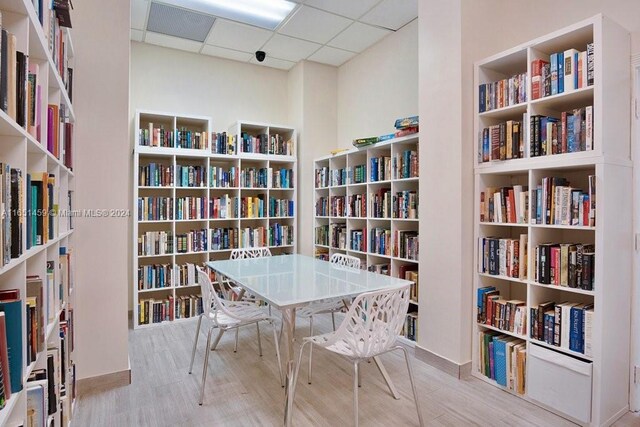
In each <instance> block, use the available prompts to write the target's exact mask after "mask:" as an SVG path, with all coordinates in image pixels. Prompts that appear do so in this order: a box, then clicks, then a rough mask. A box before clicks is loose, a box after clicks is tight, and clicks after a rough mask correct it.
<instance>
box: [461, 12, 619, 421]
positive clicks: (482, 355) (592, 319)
mask: <svg viewBox="0 0 640 427" xmlns="http://www.w3.org/2000/svg"><path fill="white" fill-rule="evenodd" d="M629 43H630V42H629V34H628V33H627V32H626V31H625V30H623V29H622V28H621V27H619V26H618V25H617V24H616V23H614V22H612V21H611V20H609V19H608V18H606V17H604V16H602V15H597V16H594V17H592V18H590V19H587V20H585V21H582V22H579V23H576V24H574V25H571V26H569V27H566V28H564V29H561V30H558V31H556V32H554V33H551V34H549V35H546V36H544V37H540V38H538V39H535V40H532V41H530V42H528V43H525V44H523V45H520V46H516V47H514V48H512V49H510V50H508V51H505V52H503V53H500V54H497V55H494V56H492V57H490V58H487V59H485V60H482V61H479V62H477V63H476V64H475V67H474V79H475V87H476V88H478V89H477V92H476V96H475V106H476V107H475V111H476V114H475V115H474V134H475V135H477V139H476V141H475V142H474V144H475V145H476V147H478V157H477V158H476V160H475V211H474V224H475V225H474V230H475V233H474V234H475V241H476V244H475V257H476V258H475V260H476V266H477V268H476V270H475V271H476V274H475V275H474V286H473V289H474V291H473V292H474V293H473V300H474V319H476V322H474V323H475V325H476V326H475V328H474V331H475V332H474V334H473V370H472V371H473V375H474V376H476V377H478V378H480V379H482V380H484V381H487V382H489V383H491V384H493V385H495V386H497V387H500V388H502V389H503V390H505V391H507V392H510V393H513V394H515V395H517V396H520V397H522V398H524V399H526V400H529V401H532V402H534V403H536V404H538V405H540V406H542V407H544V408H546V409H549V410H551V411H553V412H555V413H558V414H560V415H562V416H564V417H566V418H568V419H570V420H571V421H574V422H576V423H578V424H580V425H593V426H596V425H610V424H611V423H613V421H615V420H616V419H617V418H619V417H620V416H622V415H623V414H624V413H625V412H626V411H627V410H628V401H629V334H630V329H629V324H630V323H629V320H630V302H629V301H630V296H631V295H630V290H631V287H630V283H631V265H632V264H631V255H632V245H631V238H630V236H631V231H632V229H631V212H632V204H631V203H632V198H631V195H630V194H625V193H626V191H625V190H626V189H628V188H631V170H632V169H631V160H630V155H629V153H630V136H629V117H630V115H629V114H630V110H629V102H628V97H629V88H630V80H629V66H630V63H629ZM592 47H593V49H592ZM570 49H576V51H575V52H577V53H578V54H577V55H576V53H575V52H574V51H569V50H570ZM591 49H592V50H591ZM588 50H589V51H590V53H592V55H589V54H580V52H581V51H588ZM560 52H562V57H563V59H566V57H569V58H573V59H574V61H576V59H577V60H578V61H576V63H577V65H578V66H581V65H584V62H583V61H584V59H588V58H589V57H592V59H593V62H592V65H593V74H592V76H589V73H587V74H588V75H587V76H583V75H581V73H583V72H585V71H588V70H587V68H588V67H587V66H584V67H583V68H582V69H581V71H580V72H579V73H578V76H579V78H580V79H581V78H584V80H579V79H573V82H570V81H569V85H568V89H567V90H563V91H561V92H559V93H557V92H558V90H557V89H556V90H555V91H553V90H551V91H549V92H551V93H550V94H549V95H548V96H538V95H544V94H545V89H546V88H545V84H548V85H551V86H550V89H553V86H552V85H553V75H554V74H555V75H556V76H557V75H558V74H557V73H553V72H552V73H550V78H549V79H548V81H547V82H545V76H546V75H547V71H551V68H552V67H553V62H554V60H553V56H554V54H556V53H560ZM581 55H582V56H581ZM555 58H556V59H555V61H558V56H557V55H556V56H555ZM539 60H542V61H549V62H550V65H549V69H548V70H545V68H546V66H545V65H544V63H543V62H540V61H539ZM563 64H564V65H565V67H566V61H563ZM588 64H589V61H588V60H587V64H586V65H588ZM540 65H541V66H542V68H543V70H544V71H542V73H541V74H543V75H542V76H541V77H540V78H539V79H538V78H537V77H536V78H534V75H535V76H537V75H538V73H539V70H538V69H537V67H539V66H540ZM571 71H572V72H574V73H575V72H576V71H577V70H576V68H574V67H573V66H572V68H571ZM519 74H525V75H526V76H528V77H527V78H526V80H525V81H526V84H525V86H524V87H522V88H521V89H522V90H526V99H525V98H523V97H520V98H518V99H514V98H513V97H511V98H510V97H509V94H508V93H507V92H508V90H509V88H511V89H513V86H509V85H506V88H504V92H503V93H504V95H503V96H502V101H503V102H502V103H500V102H498V103H496V104H495V107H498V108H494V109H488V108H486V107H487V105H488V102H487V100H486V98H485V97H486V96H487V92H486V90H487V89H486V88H487V86H484V88H481V86H482V85H486V84H488V83H493V82H497V81H500V80H501V79H508V78H510V77H511V76H514V75H519ZM587 77H592V78H593V81H592V84H588V82H587V79H586V78H587ZM557 81H559V78H556V82H557ZM538 82H540V86H539V88H540V89H538V88H535V91H538V90H540V91H541V93H540V94H538V93H536V94H535V95H536V96H535V97H534V96H532V95H533V92H534V85H537V84H538ZM563 83H565V84H566V82H564V81H563ZM576 83H578V84H577V85H576ZM585 83H586V84H585ZM563 89H564V88H563ZM483 91H485V93H483ZM498 96H500V95H498ZM483 100H484V101H485V102H484V107H485V108H483V106H482V101H483ZM505 100H507V101H506V102H504V101H505ZM514 101H519V102H514ZM505 104H506V105H505ZM483 109H484V110H486V111H482V110H483ZM563 113H565V114H566V116H565V115H563ZM567 113H568V114H567ZM547 117H551V119H548V118H547ZM540 120H544V122H542V121H540ZM514 122H520V125H519V126H520V129H518V127H517V126H516V128H513V123H514ZM501 123H505V125H504V126H503V127H501V126H500V125H501ZM485 128H486V129H489V132H487V131H484V129H485ZM503 128H504V129H503ZM514 129H515V130H514ZM491 130H494V132H495V133H494V134H493V136H492V135H491ZM500 131H502V132H504V136H501V135H500ZM518 132H520V133H521V135H522V137H520V136H519V134H518ZM563 132H567V134H566V135H565V134H564V133H563ZM487 134H488V135H487ZM487 136H488V141H487ZM501 141H504V142H503V143H502V145H504V146H505V148H506V150H505V153H504V154H506V155H504V154H503V153H500V149H501V147H500V142H501ZM520 141H521V142H520ZM491 142H494V145H493V146H492V145H491ZM509 142H511V143H512V144H513V145H512V148H511V150H510V151H511V154H512V155H511V156H509V149H508V148H507V147H508V146H509ZM483 144H484V147H483ZM520 144H521V145H522V147H521V148H519V149H517V150H516V148H515V147H516V146H518V147H519V146H520ZM563 144H566V145H563ZM572 147H573V148H572ZM492 148H494V149H495V150H496V151H494V152H491V149H492ZM487 150H489V152H487ZM540 150H542V153H541V152H540ZM515 152H518V153H519V154H518V155H517V156H514V155H513V153H515ZM499 154H502V158H503V160H499V158H500V156H499ZM536 154H542V155H536ZM595 188H597V204H595V203H593V202H595V200H596V197H595V194H596V191H595ZM578 189H579V190H580V191H577V190H578ZM496 193H498V194H497V195H496ZM539 195H540V197H539ZM489 204H491V206H489ZM502 206H505V209H502ZM498 212H500V214H498ZM545 212H546V214H545ZM550 243H553V244H555V243H557V244H560V245H559V246H555V245H549V244H550ZM503 254H504V255H503ZM501 267H502V268H501ZM492 287H493V288H495V289H491V288H492ZM492 291H497V293H499V297H496V293H492ZM493 299H495V300H496V302H491V301H490V300H493ZM549 302H550V303H552V305H550V304H547V303H549ZM565 303H578V304H584V306H577V307H575V306H574V307H573V308H572V306H570V305H567V304H565ZM532 310H537V311H533V312H532ZM523 317H524V319H523ZM523 322H524V324H523ZM532 324H533V327H532ZM506 328H508V329H509V330H508V331H505V330H504V329H506ZM545 336H546V339H545ZM538 338H542V340H540V339H538ZM490 342H491V344H489V343H490ZM489 345H491V349H490V348H489ZM490 356H492V357H493V358H494V360H493V362H494V363H497V361H498V360H499V361H500V362H499V363H500V368H499V369H497V368H495V366H494V368H493V374H492V371H491V368H490V366H489V365H488V364H487V361H490ZM511 360H513V361H515V371H514V372H513V374H515V375H512V374H511V371H510V366H512V362H511ZM503 362H504V363H507V367H506V368H503ZM522 366H524V369H522ZM511 369H512V368H511ZM505 373H506V379H505V378H504V375H505ZM512 378H513V381H512Z"/></svg>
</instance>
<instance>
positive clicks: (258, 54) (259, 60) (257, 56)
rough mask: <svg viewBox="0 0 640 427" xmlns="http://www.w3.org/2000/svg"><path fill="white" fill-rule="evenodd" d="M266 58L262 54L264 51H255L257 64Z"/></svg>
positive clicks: (264, 54)
mask: <svg viewBox="0 0 640 427" xmlns="http://www.w3.org/2000/svg"><path fill="white" fill-rule="evenodd" d="M266 56H267V54H266V53H264V51H262V50H258V51H256V59H257V60H258V62H262V61H264V58H266Z"/></svg>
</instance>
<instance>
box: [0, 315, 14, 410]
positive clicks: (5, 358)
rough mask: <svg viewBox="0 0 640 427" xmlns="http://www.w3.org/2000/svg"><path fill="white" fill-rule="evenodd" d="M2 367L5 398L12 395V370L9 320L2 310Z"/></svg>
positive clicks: (0, 335) (0, 355) (0, 346)
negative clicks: (10, 365)
mask: <svg viewBox="0 0 640 427" xmlns="http://www.w3.org/2000/svg"><path fill="white" fill-rule="evenodd" d="M0 368H1V369H2V388H3V389H4V391H3V394H4V397H5V399H9V398H10V397H11V378H12V376H11V371H10V367H9V347H8V344H7V321H6V316H5V313H4V312H3V311H0Z"/></svg>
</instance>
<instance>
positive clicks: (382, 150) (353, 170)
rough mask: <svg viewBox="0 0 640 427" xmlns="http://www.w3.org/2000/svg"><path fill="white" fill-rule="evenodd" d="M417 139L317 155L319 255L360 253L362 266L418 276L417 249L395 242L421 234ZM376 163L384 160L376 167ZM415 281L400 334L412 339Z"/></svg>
mask: <svg viewBox="0 0 640 427" xmlns="http://www.w3.org/2000/svg"><path fill="white" fill-rule="evenodd" d="M418 140H419V136H418V135H417V134H415V135H410V136H405V137H401V138H396V139H391V140H388V141H384V142H380V143H377V144H374V145H371V146H368V147H365V148H360V149H350V150H347V151H343V152H340V153H338V154H335V155H329V156H324V157H321V158H318V159H316V160H315V161H314V169H315V188H314V200H315V203H316V205H315V207H314V221H313V224H314V225H313V226H314V234H313V236H314V239H315V240H314V250H315V256H316V257H318V258H322V259H326V260H328V259H329V258H330V256H331V255H332V254H334V253H345V254H348V255H352V256H355V257H358V258H360V260H361V266H362V268H367V269H372V270H373V271H376V272H379V273H385V274H390V275H392V276H395V277H399V276H400V275H401V272H405V274H407V272H415V274H416V276H417V268H418V257H417V253H405V252H406V251H405V250H404V248H399V247H398V250H396V247H397V239H398V238H399V237H400V236H406V237H407V239H410V236H413V235H415V236H417V235H418V217H417V212H418V198H417V194H418V179H419V178H418V170H419V168H418V160H417V156H418ZM376 159H382V160H376ZM385 159H386V160H385ZM376 162H377V163H376ZM374 164H375V165H380V166H379V167H376V169H375V171H374V172H373V173H372V165H374ZM382 165H384V166H382ZM385 194H386V196H385ZM415 240H417V238H416V239H415ZM413 244H415V241H414V242H413V243H412V245H413ZM412 245H411V246H412ZM412 247H413V246H412ZM409 274H412V273H409ZM410 280H414V279H410ZM417 287H419V283H418V285H416V286H415V287H414V288H413V290H412V299H411V304H410V307H409V315H408V316H407V322H406V325H405V330H404V331H403V335H404V336H402V337H400V339H401V340H403V341H404V342H405V343H407V344H410V345H413V344H414V343H415V338H414V337H416V336H417V331H416V328H417V323H418V320H417V317H418V305H419V299H418V294H419V293H418V292H417Z"/></svg>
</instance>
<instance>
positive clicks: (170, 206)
mask: <svg viewBox="0 0 640 427" xmlns="http://www.w3.org/2000/svg"><path fill="white" fill-rule="evenodd" d="M135 129H136V133H135V138H134V145H135V150H134V167H133V177H134V179H133V183H134V188H133V206H134V214H133V247H134V256H133V268H132V273H133V277H132V290H133V301H134V308H135V311H134V313H135V314H134V316H133V317H134V327H135V328H144V327H150V326H155V325H158V324H161V323H163V322H166V321H180V320H183V319H188V318H190V317H193V315H194V313H198V310H200V309H201V308H200V307H199V304H201V303H200V301H199V294H200V289H199V284H198V283H197V274H196V272H195V268H194V266H195V265H201V264H203V263H205V262H207V261H209V260H217V259H228V258H229V255H230V253H231V250H232V249H234V248H236V247H241V248H244V247H262V246H266V247H268V248H269V249H270V250H271V252H272V253H273V254H274V255H278V254H284V253H295V252H296V247H297V230H296V227H295V225H296V217H297V216H296V206H297V184H296V181H295V180H296V175H297V159H296V156H295V141H296V132H295V129H293V128H290V127H287V126H277V125H275V126H274V125H269V124H263V123H256V122H247V121H238V122H237V123H234V124H233V125H232V126H230V127H229V131H228V132H223V133H215V132H213V131H212V121H211V118H209V117H203V116H187V115H175V114H171V113H160V112H154V111H143V110H140V111H137V113H136V118H135ZM150 129H151V130H150ZM153 129H162V130H157V131H154V130H153ZM140 130H143V132H142V133H141V132H140ZM145 131H146V132H145ZM178 132H181V134H180V135H182V138H183V142H184V143H180V145H181V146H180V147H177V146H176V145H177V144H178V142H177V141H180V140H181V139H180V137H179V136H178ZM187 132H190V134H187ZM153 134H155V137H154V136H153ZM147 135H152V136H151V137H150V139H148V141H147V142H142V141H145V138H146V136H147ZM161 135H164V136H161ZM184 135H187V136H184ZM189 135H191V139H189ZM243 136H244V138H243ZM154 138H155V139H154ZM243 140H244V142H245V143H244V144H243V143H242V142H243ZM154 141H155V142H154ZM185 141H186V142H185ZM189 141H191V142H189ZM141 143H144V144H147V143H148V144H150V145H141ZM287 143H288V145H287ZM154 144H155V145H154ZM185 146H186V147H189V148H185ZM265 147H266V148H265ZM269 147H276V148H277V149H276V150H270V148H269ZM278 147H279V148H278ZM263 148H265V149H263ZM254 149H255V151H257V152H250V150H254ZM270 151H281V152H283V154H270ZM152 164H153V165H155V166H153V168H154V170H153V171H151V169H150V165H152ZM171 171H173V172H171ZM149 173H151V174H153V175H154V176H156V175H157V177H158V179H157V180H155V181H154V182H151V181H150V180H149V179H147V174H149ZM161 177H163V178H166V179H162V178H161ZM145 179H146V181H145ZM150 212H154V213H155V216H153V215H151V214H150ZM150 215H151V216H150ZM143 236H144V237H145V241H144V243H145V244H146V243H147V240H148V241H149V242H152V243H153V245H149V247H148V248H140V246H141V242H140V239H141V238H143ZM146 237H149V239H146ZM234 239H235V240H236V241H237V242H236V244H237V246H235V245H234V244H233V240H234ZM156 242H158V247H157V249H158V250H153V251H148V250H146V249H156V248H155V247H153V248H151V246H154V245H155V244H156ZM161 247H162V250H160V249H161ZM141 249H145V250H141ZM140 269H143V270H142V271H141V270H140ZM140 271H141V272H140ZM143 278H147V280H144V279H143ZM149 278H151V280H148V279H149ZM162 278H164V280H161V279H162ZM141 280H143V283H140V281H141ZM145 301H150V302H148V303H146V304H147V306H149V305H150V306H153V304H155V305H156V307H160V308H156V310H161V311H160V314H159V315H158V313H157V312H156V320H160V319H161V318H164V319H166V320H163V321H156V322H153V317H151V316H153V315H154V312H153V311H149V319H148V321H147V319H145V318H142V317H140V313H141V309H142V313H143V315H144V312H145V309H146V306H145V305H144V304H145ZM176 304H186V305H187V306H188V312H186V311H185V312H183V310H187V309H186V308H185V307H184V306H182V307H181V308H180V313H181V314H180V315H178V313H179V311H178V307H177V306H176ZM162 310H164V311H162ZM158 316H159V317H158Z"/></svg>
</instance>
